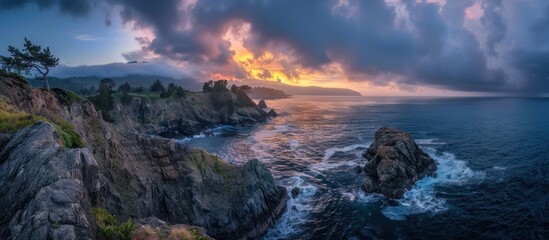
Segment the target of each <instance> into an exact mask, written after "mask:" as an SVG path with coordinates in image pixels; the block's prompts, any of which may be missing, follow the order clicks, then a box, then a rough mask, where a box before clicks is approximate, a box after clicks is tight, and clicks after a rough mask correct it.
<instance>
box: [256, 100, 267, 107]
mask: <svg viewBox="0 0 549 240" xmlns="http://www.w3.org/2000/svg"><path fill="white" fill-rule="evenodd" d="M257 106H258V107H260V108H267V104H266V103H265V100H263V99H261V100H259V103H258V104H257Z"/></svg>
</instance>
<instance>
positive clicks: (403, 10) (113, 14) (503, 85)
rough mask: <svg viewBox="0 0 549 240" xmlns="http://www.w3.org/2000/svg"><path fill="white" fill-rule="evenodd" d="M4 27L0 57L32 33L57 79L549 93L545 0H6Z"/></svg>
mask: <svg viewBox="0 0 549 240" xmlns="http://www.w3.org/2000/svg"><path fill="white" fill-rule="evenodd" d="M0 29H2V32H3V37H2V38H0V54H6V51H5V49H4V48H7V46H8V45H14V46H21V44H22V42H23V38H24V37H28V38H29V39H31V40H32V41H33V42H34V43H37V44H40V45H43V46H49V47H50V48H51V50H52V52H53V53H54V54H55V55H57V56H58V57H59V58H60V59H61V60H60V62H61V66H60V67H58V68H57V69H56V70H55V71H54V72H53V73H52V74H54V75H58V76H67V75H86V74H90V72H93V71H98V72H102V73H105V74H107V75H108V74H110V73H113V74H114V73H116V74H124V73H126V72H128V73H132V72H137V73H143V72H149V73H151V74H152V73H154V74H159V75H167V76H172V77H178V76H181V77H187V76H190V77H193V78H195V79H203V80H208V79H222V78H223V79H230V80H242V79H261V80H265V81H279V82H283V83H287V84H292V85H300V86H323V87H344V88H350V89H353V90H356V91H359V92H361V93H363V94H365V95H413V96H422V95H442V96H454V95H525V96H538V95H544V94H547V93H549V1H546V0H300V1H295V0H224V1H219V0H162V1H148V0H78V1H75V0H0ZM1 46H5V47H4V48H2V47H1ZM127 61H146V62H147V63H139V64H135V65H131V66H127V65H125V64H120V63H125V62H127ZM113 69H114V70H113Z"/></svg>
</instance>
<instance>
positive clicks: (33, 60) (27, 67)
mask: <svg viewBox="0 0 549 240" xmlns="http://www.w3.org/2000/svg"><path fill="white" fill-rule="evenodd" d="M8 52H9V53H10V56H0V62H1V63H2V68H3V69H4V70H5V71H8V72H15V73H17V74H21V73H22V72H24V73H25V74H30V72H31V71H34V72H35V73H36V77H37V78H38V79H40V80H43V81H44V87H45V88H46V89H49V84H48V74H49V73H50V70H51V68H54V67H56V66H57V65H58V64H59V58H56V57H55V56H53V54H52V53H51V51H50V48H49V47H46V48H42V47H41V46H40V45H36V44H33V43H32V42H31V41H30V40H29V39H27V38H25V43H24V45H23V49H22V50H20V49H17V48H15V47H13V46H8Z"/></svg>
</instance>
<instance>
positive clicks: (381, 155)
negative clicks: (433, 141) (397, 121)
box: [362, 127, 437, 198]
mask: <svg viewBox="0 0 549 240" xmlns="http://www.w3.org/2000/svg"><path fill="white" fill-rule="evenodd" d="M363 157H365V158H366V159H367V160H368V162H367V163H366V165H365V167H364V172H365V173H366V175H365V177H364V180H363V183H362V187H363V189H364V190H365V191H367V192H378V193H382V194H383V195H385V196H387V197H390V198H402V196H403V195H404V193H405V191H406V190H407V189H409V188H410V187H412V185H413V184H414V183H415V182H416V181H417V180H419V179H421V178H423V177H425V176H431V175H433V174H434V173H435V171H436V169H437V166H436V163H435V161H434V160H433V159H432V158H431V157H429V155H427V154H426V153H425V152H423V151H422V150H421V149H420V148H419V147H418V146H417V144H416V143H415V141H414V139H413V138H412V136H411V135H410V134H409V133H406V132H403V131H401V130H399V129H396V128H386V127H384V128H380V129H379V130H377V131H376V133H375V140H374V143H373V144H372V145H370V147H369V148H368V150H366V152H364V154H363Z"/></svg>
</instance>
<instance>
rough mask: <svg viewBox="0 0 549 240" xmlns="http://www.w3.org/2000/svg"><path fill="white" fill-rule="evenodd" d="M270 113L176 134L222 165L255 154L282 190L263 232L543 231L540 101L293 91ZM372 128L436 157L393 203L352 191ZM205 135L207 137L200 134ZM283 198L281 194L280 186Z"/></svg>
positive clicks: (402, 235)
mask: <svg viewBox="0 0 549 240" xmlns="http://www.w3.org/2000/svg"><path fill="white" fill-rule="evenodd" d="M267 104H268V105H269V107H271V108H274V109H276V111H277V112H278V113H279V116H278V117H277V118H274V119H272V120H270V121H269V122H267V123H265V124H260V125H257V126H254V127H236V128H234V127H222V128H218V129H215V131H214V132H213V134H207V135H208V136H205V135H199V136H197V137H196V138H192V139H185V140H184V142H185V144H188V145H189V146H195V147H201V148H205V149H207V150H208V151H211V152H214V153H216V154H218V155H220V156H221V157H223V158H224V159H226V160H228V161H230V162H231V163H233V164H243V163H245V162H246V161H248V160H250V159H253V158H257V159H259V160H260V161H261V162H263V163H264V164H265V165H267V167H268V168H269V170H270V171H271V172H272V173H273V175H274V177H275V179H276V180H277V182H278V184H280V185H282V186H284V187H286V189H287V190H288V192H289V193H290V192H291V190H292V189H293V188H299V190H300V193H299V195H298V196H297V197H295V198H290V200H289V202H288V205H287V209H286V211H285V213H284V214H283V215H282V217H281V218H280V219H279V220H278V221H277V223H276V224H275V225H274V226H273V227H271V229H270V230H269V232H268V233H267V234H266V236H265V237H264V239H364V238H367V239H372V238H373V239H378V238H383V239H441V238H444V239H446V238H488V239H502V238H503V239H506V238H507V239H511V238H513V239H546V238H548V236H549V207H548V206H547V205H548V202H549V146H548V144H549V122H548V121H549V99H520V98H368V97H301V96H294V97H293V98H292V99H284V100H274V101H267ZM382 126H393V127H398V128H401V129H403V130H405V131H408V132H411V133H412V135H413V137H414V138H415V140H416V143H418V145H419V146H420V147H421V148H422V149H423V150H424V151H426V152H427V153H428V154H429V155H430V156H431V157H432V158H433V159H435V160H436V162H437V167H438V169H437V175H436V176H433V177H428V178H424V179H422V180H420V181H418V182H417V183H416V185H415V186H414V187H413V188H412V189H411V190H410V191H408V192H407V193H406V194H405V195H404V198H403V199H399V200H391V199H387V198H385V197H383V196H381V195H379V194H369V193H365V192H363V191H362V190H361V188H360V185H361V181H362V176H363V175H362V174H363V173H360V174H359V173H356V170H355V168H356V167H357V166H361V167H363V166H364V163H365V162H366V160H365V159H364V158H362V156H361V154H362V153H363V152H364V151H365V150H366V149H367V148H368V146H369V145H370V144H371V142H372V140H373V134H374V132H375V131H376V130H377V129H378V128H379V127H382ZM210 135H211V136H210ZM290 195H291V194H290Z"/></svg>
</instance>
